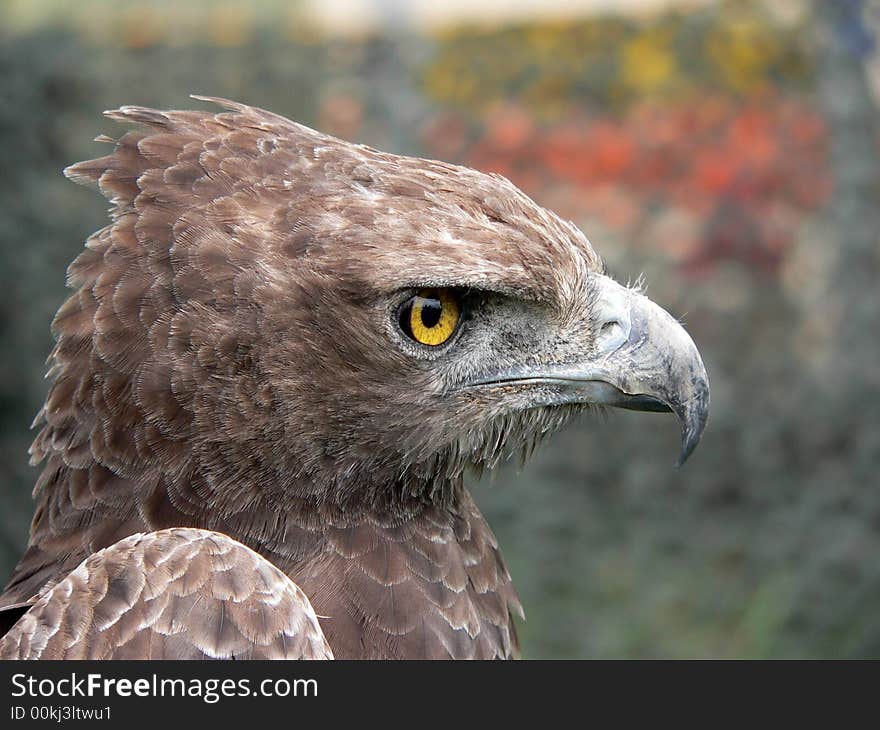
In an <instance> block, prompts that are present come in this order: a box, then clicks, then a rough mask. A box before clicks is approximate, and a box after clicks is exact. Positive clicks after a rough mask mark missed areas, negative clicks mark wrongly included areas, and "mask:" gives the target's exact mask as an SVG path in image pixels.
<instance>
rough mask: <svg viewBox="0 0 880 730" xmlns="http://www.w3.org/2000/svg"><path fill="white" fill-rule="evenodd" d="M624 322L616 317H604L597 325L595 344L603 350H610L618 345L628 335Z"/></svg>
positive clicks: (624, 340)
mask: <svg viewBox="0 0 880 730" xmlns="http://www.w3.org/2000/svg"><path fill="white" fill-rule="evenodd" d="M627 329H628V328H627V327H626V324H625V323H624V321H623V320H621V319H618V318H617V317H613V318H609V319H606V320H605V321H604V322H602V323H601V324H600V325H599V331H598V332H597V333H596V345H597V346H598V348H599V349H600V350H602V351H605V352H612V351H614V350H616V349H617V348H618V347H620V346H621V345H622V344H623V343H624V342H626V338H627V337H628V336H629V333H628V332H627Z"/></svg>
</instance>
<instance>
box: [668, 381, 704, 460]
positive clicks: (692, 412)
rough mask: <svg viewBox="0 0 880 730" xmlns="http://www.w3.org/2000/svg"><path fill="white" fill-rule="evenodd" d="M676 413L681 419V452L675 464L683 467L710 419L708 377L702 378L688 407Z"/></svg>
mask: <svg viewBox="0 0 880 730" xmlns="http://www.w3.org/2000/svg"><path fill="white" fill-rule="evenodd" d="M676 415H678V417H679V420H680V421H681V453H680V454H679V456H678V461H676V463H675V466H676V468H681V467H682V466H684V463H685V462H686V461H687V460H688V458H690V455H691V454H692V453H694V449H696V448H697V444H699V443H700V438H701V437H702V436H703V431H705V430H706V422H707V421H708V420H709V384H708V381H707V380H706V379H703V380H701V382H700V387H699V388H698V389H697V397H696V398H694V399H693V400H692V401H691V403H690V405H689V406H687V407H686V408H683V409H681V410H676Z"/></svg>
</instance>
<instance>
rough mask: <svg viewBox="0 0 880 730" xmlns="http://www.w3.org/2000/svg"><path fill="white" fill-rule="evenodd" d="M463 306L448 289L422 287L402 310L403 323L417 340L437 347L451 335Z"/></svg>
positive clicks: (406, 329) (404, 327)
mask: <svg viewBox="0 0 880 730" xmlns="http://www.w3.org/2000/svg"><path fill="white" fill-rule="evenodd" d="M460 318H461V306H460V305H459V302H458V297H457V296H456V295H455V293H454V292H453V291H451V290H449V289H422V290H421V291H420V292H419V293H418V294H416V295H415V296H414V297H412V299H410V300H409V301H408V302H407V303H406V304H405V305H404V306H403V308H402V309H401V310H400V326H401V328H402V329H403V331H404V332H406V334H408V335H409V336H410V337H412V338H413V339H414V340H415V341H416V342H420V343H422V344H423V345H430V346H431V347H436V346H437V345H442V344H443V343H444V342H446V340H448V339H449V338H450V337H452V334H453V333H454V332H455V328H456V327H457V326H458V320H459V319H460Z"/></svg>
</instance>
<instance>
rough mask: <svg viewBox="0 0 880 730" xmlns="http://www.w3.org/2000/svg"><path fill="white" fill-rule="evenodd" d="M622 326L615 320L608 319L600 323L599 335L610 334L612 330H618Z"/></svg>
mask: <svg viewBox="0 0 880 730" xmlns="http://www.w3.org/2000/svg"><path fill="white" fill-rule="evenodd" d="M622 326H623V325H621V324H620V322H619V321H618V320H616V319H610V320H608V321H607V322H603V323H602V327H601V328H600V329H599V333H600V334H605V333H606V332H611V330H613V329H615V328H616V329H620V328H621V327H622Z"/></svg>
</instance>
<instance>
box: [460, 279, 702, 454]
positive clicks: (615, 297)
mask: <svg viewBox="0 0 880 730" xmlns="http://www.w3.org/2000/svg"><path fill="white" fill-rule="evenodd" d="M595 287H596V297H595V300H594V304H593V317H594V323H595V332H596V336H595V338H594V343H593V346H592V347H591V351H590V352H589V353H585V354H584V355H583V356H582V357H577V358H576V360H577V361H576V362H572V363H570V364H565V365H549V366H542V367H540V368H534V367H530V368H529V369H528V371H526V370H521V371H517V372H510V373H505V374H504V376H503V377H494V378H490V379H486V380H482V381H480V382H479V383H474V385H490V384H495V385H507V384H514V383H522V384H524V385H525V384H535V385H537V384H545V385H552V386H558V387H559V388H560V389H561V390H562V391H564V393H565V400H566V401H567V402H579V403H590V404H595V405H605V406H614V407H617V408H628V409H631V410H637V411H660V412H672V413H674V414H675V415H676V416H677V418H678V420H679V422H680V424H681V453H680V455H679V458H678V462H677V463H676V466H681V465H682V464H684V462H685V461H686V460H687V458H688V457H689V456H690V455H691V453H692V452H693V450H694V449H695V448H696V446H697V444H698V443H699V441H700V436H701V435H702V434H703V430H704V429H705V427H706V421H707V420H708V418H709V378H708V375H707V374H706V368H705V366H704V365H703V360H702V358H701V357H700V353H699V351H698V350H697V347H696V345H695V344H694V341H693V340H692V339H691V338H690V335H688V333H687V332H686V331H685V330H684V327H682V326H681V324H679V322H678V321H677V320H676V319H675V318H674V317H673V316H672V315H670V314H669V313H668V312H667V311H666V310H664V309H662V308H661V307H659V306H657V305H656V304H654V302H652V301H651V300H650V299H648V298H647V297H646V296H644V295H643V294H640V293H638V292H635V291H633V290H631V289H628V288H626V287H623V286H621V285H620V284H618V283H617V282H615V281H614V280H613V279H610V278H608V277H607V276H596V277H595Z"/></svg>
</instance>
